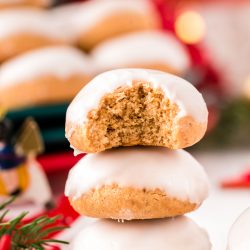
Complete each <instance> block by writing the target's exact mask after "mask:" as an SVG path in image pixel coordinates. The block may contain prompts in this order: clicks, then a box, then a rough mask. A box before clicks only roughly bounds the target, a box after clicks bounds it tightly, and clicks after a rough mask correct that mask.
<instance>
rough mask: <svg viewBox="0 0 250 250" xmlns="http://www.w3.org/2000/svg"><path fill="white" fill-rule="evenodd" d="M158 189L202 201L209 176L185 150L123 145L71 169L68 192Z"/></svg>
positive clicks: (91, 157)
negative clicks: (106, 188)
mask: <svg viewBox="0 0 250 250" xmlns="http://www.w3.org/2000/svg"><path fill="white" fill-rule="evenodd" d="M112 184H117V185H118V186H120V187H135V188H141V189H143V188H146V189H150V190H151V189H153V190H154V189H157V188H159V189H160V190H163V191H165V193H167V194H168V195H170V196H172V197H175V198H177V199H180V200H184V201H186V200H187V201H190V202H193V203H196V204H200V203H201V202H202V201H203V200H204V199H205V198H206V197H207V195H208V186H209V185H208V180H207V176H206V174H205V172H204V170H203V168H202V167H201V166H200V164H199V163H198V162H197V161H196V160H195V159H194V158H193V157H192V156H191V155H190V154H189V153H187V152H186V151H184V150H174V151H173V150H168V149H166V148H161V147H133V148H131V147H124V148H118V149H111V150H108V151H104V152H101V153H96V154H89V155H87V156H85V157H84V158H83V159H82V160H80V161H79V162H78V163H77V164H76V165H75V167H74V168H73V169H72V170H71V171H70V174H69V177H68V180H67V183H66V188H65V194H66V195H67V196H69V197H70V198H72V199H77V198H79V197H80V196H81V195H83V194H84V193H86V192H88V191H89V190H91V189H93V188H96V189H98V188H100V187H102V186H103V185H112Z"/></svg>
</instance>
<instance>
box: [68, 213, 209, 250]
mask: <svg viewBox="0 0 250 250" xmlns="http://www.w3.org/2000/svg"><path fill="white" fill-rule="evenodd" d="M82 249H88V250H114V249H116V250H135V249H136V250H152V249H157V250H210V249H211V243H210V240H209V237H208V235H207V233H206V232H205V231H204V230H203V229H202V228H200V227H199V226H198V225H196V224H195V223H194V222H193V221H192V220H191V219H189V218H187V217H185V216H182V217H177V218H173V219H172V218H171V219H164V220H153V221H130V222H127V221H126V222H124V223H118V222H116V221H111V220H98V221H96V222H93V223H92V224H90V225H89V226H88V227H86V228H85V229H83V230H82V231H81V232H80V233H78V235H77V236H76V238H75V239H74V241H73V243H72V250H82Z"/></svg>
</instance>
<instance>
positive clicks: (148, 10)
mask: <svg viewBox="0 0 250 250" xmlns="http://www.w3.org/2000/svg"><path fill="white" fill-rule="evenodd" d="M153 8H154V7H153V6H152V3H151V2H150V1H148V0H136V1H134V0H126V1H120V0H119V1H117V0H106V1H100V0H92V1H88V2H84V3H73V4H67V5H62V6H60V7H57V8H54V10H52V14H54V15H55V16H56V17H57V18H59V19H60V20H62V22H64V25H66V26H68V27H70V28H71V30H68V31H69V32H70V33H71V35H73V34H74V35H75V36H79V35H80V34H84V32H87V31H89V30H90V29H91V28H92V27H94V26H95V25H96V24H97V23H99V22H101V21H102V20H103V19H104V18H106V17H108V16H110V15H112V14H116V13H119V11H132V12H136V13H139V14H140V13H141V14H144V15H147V14H148V15H149V16H152V15H156V13H155V11H154V9H153ZM156 18H157V17H156Z"/></svg>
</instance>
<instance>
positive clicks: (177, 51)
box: [93, 31, 190, 72]
mask: <svg viewBox="0 0 250 250" xmlns="http://www.w3.org/2000/svg"><path fill="white" fill-rule="evenodd" d="M93 56H94V59H95V61H96V63H97V65H98V68H99V72H100V71H104V70H107V69H115V68H122V67H128V66H130V65H143V64H154V63H161V64H165V65H169V66H171V68H173V69H176V71H178V72H184V71H185V70H187V69H188V67H189V66H190V60H189V56H188V54H187V51H186V49H185V48H184V46H183V45H182V44H181V43H180V42H179V41H178V40H177V39H176V38H175V37H174V36H173V35H171V34H168V33H165V32H160V31H146V32H136V33H132V34H129V35H125V36H122V37H118V38H115V39H112V40H109V41H107V42H104V43H102V44H101V45H99V46H98V47H97V48H96V49H94V51H93Z"/></svg>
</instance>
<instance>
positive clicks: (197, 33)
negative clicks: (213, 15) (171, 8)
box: [175, 11, 205, 44]
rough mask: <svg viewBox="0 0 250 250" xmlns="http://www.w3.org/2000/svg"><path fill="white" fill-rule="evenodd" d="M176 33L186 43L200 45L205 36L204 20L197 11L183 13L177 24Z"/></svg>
mask: <svg viewBox="0 0 250 250" xmlns="http://www.w3.org/2000/svg"><path fill="white" fill-rule="evenodd" d="M175 32H176V34H177V36H178V37H179V38H180V39H181V40H182V41H183V42H184V43H187V44H195V43H198V42H200V41H201V40H202V38H203V37H204V35H205V23H204V20H203V18H202V17H201V15H200V14H199V13H197V12H195V11H186V12H183V13H181V14H180V15H179V16H178V18H177V20H176V22H175Z"/></svg>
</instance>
